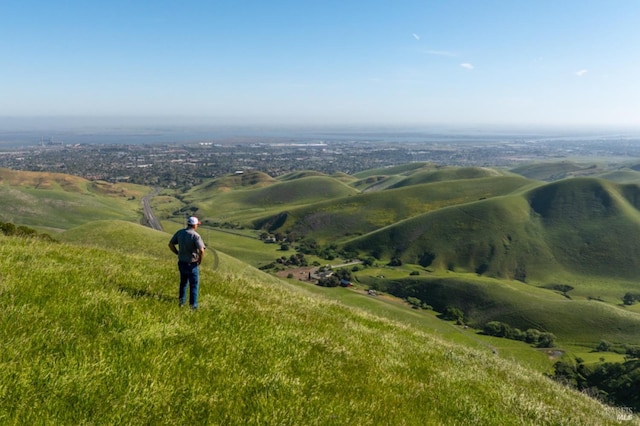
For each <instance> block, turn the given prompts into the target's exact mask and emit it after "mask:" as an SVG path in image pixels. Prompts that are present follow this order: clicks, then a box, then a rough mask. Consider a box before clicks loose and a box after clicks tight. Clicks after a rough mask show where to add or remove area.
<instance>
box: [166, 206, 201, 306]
mask: <svg viewBox="0 0 640 426" xmlns="http://www.w3.org/2000/svg"><path fill="white" fill-rule="evenodd" d="M198 225H200V221H199V220H198V218H197V217H195V216H191V217H190V218H189V219H188V220H187V227H186V228H184V229H181V230H179V231H178V232H176V233H175V234H174V235H173V237H171V240H170V241H169V249H170V250H171V251H172V252H174V253H175V254H177V255H178V270H179V271H180V289H179V291H178V300H179V303H180V306H183V305H184V304H185V303H186V301H187V282H188V283H189V305H190V306H191V309H197V308H198V288H199V286H200V274H199V270H198V267H199V266H200V263H201V262H202V258H203V257H204V248H205V247H204V242H203V241H202V237H200V234H198V233H197V232H196V230H197V229H198ZM176 244H177V245H178V248H177V249H176Z"/></svg>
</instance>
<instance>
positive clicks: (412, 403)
mask: <svg viewBox="0 0 640 426" xmlns="http://www.w3.org/2000/svg"><path fill="white" fill-rule="evenodd" d="M102 228H105V227H104V226H103V227H102ZM116 228H117V227H116ZM126 234H127V235H122V236H121V238H120V240H122V241H123V242H126V243H127V244H126V245H123V246H121V247H119V248H116V247H111V248H99V247H95V246H86V245H75V244H67V243H51V242H41V241H36V240H28V239H18V238H8V237H3V236H0V276H1V280H0V305H1V306H0V338H1V339H2V341H3V345H2V346H0V422H1V423H4V424H49V423H55V424H114V423H117V424H189V423H197V424H205V423H208V424H279V425H281V424H291V425H299V424H307V425H313V424H318V425H320V424H359V425H377V424H407V425H413V424H415V425H424V424H434V425H436V424H437V425H441V424H442V425H447V424H451V425H454V424H485V425H511V424H536V425H544V424H549V425H552V424H553V425H557V424H566V425H574V424H584V425H588V424H594V423H597V424H615V417H614V415H615V410H613V409H607V408H606V407H603V406H601V405H600V404H598V403H597V402H594V401H593V400H590V399H588V398H587V397H585V396H583V395H581V394H579V393H576V392H572V391H570V390H568V389H566V388H563V387H562V386H560V385H558V384H556V383H553V382H551V381H550V380H549V379H547V378H545V377H543V376H542V375H540V374H538V373H535V372H533V371H532V370H530V369H527V368H523V367H521V366H519V365H517V364H515V363H513V362H511V361H508V360H505V359H502V358H500V357H496V356H494V355H492V354H487V353H486V351H478V350H474V349H469V348H465V347H463V346H461V345H458V344H452V343H449V342H447V341H446V340H443V339H442V338H440V337H438V336H437V335H436V334H434V333H429V332H424V331H422V330H420V329H418V328H417V327H413V326H411V325H406V324H405V325H403V324H401V323H399V322H396V321H391V320H388V319H383V318H381V317H379V316H376V315H373V314H371V313H367V312H366V311H365V310H363V309H356V308H349V307H347V306H346V305H345V304H343V303H338V302H333V301H330V300H327V299H326V298H324V297H320V296H318V295H315V294H313V293H311V292H308V291H305V290H304V289H303V288H301V287H298V286H293V285H291V284H286V283H285V282H283V281H279V280H276V279H275V278H273V277H270V276H269V275H265V274H263V273H261V272H259V271H257V270H256V269H254V268H251V267H248V266H247V265H246V264H243V263H241V262H238V261H236V260H234V259H232V258H229V257H227V256H225V255H224V254H221V260H222V261H221V265H220V268H218V269H217V270H215V271H212V270H211V269H210V266H211V264H210V263H207V262H206V259H205V264H203V273H202V280H203V283H202V293H201V309H200V310H199V311H198V312H190V311H189V310H184V309H179V308H178V307H177V303H176V300H175V294H176V287H177V283H176V279H177V277H176V274H177V272H176V270H175V269H176V268H175V264H174V263H175V259H174V257H173V256H172V255H171V254H170V253H169V251H168V249H166V241H167V238H168V234H162V233H147V231H142V233H140V234H137V233H136V232H135V230H134V229H133V228H131V229H126ZM131 234H134V235H131ZM136 237H137V238H136ZM96 239H98V236H97V235H94V236H93V237H92V238H90V239H89V240H92V241H95V240H96ZM107 239H108V238H107ZM150 246H157V247H158V249H157V251H156V250H155V249H146V250H145V249H143V247H150ZM165 253H166V254H165ZM209 260H211V259H209Z"/></svg>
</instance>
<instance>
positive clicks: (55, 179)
mask: <svg viewBox="0 0 640 426" xmlns="http://www.w3.org/2000/svg"><path fill="white" fill-rule="evenodd" d="M150 191H151V189H150V188H147V187H144V186H140V185H131V184H110V183H107V182H102V181H89V180H86V179H82V178H79V177H76V176H71V175H67V174H62V173H44V172H25V171H14V170H8V169H0V205H2V209H0V221H4V222H14V223H17V224H21V225H28V226H34V227H41V228H47V229H51V230H63V229H69V228H72V227H74V226H77V225H80V224H82V223H86V222H89V221H92V220H99V219H124V220H130V221H138V220H139V219H140V217H141V216H142V215H141V204H140V203H141V198H142V197H143V196H144V195H146V194H147V193H148V192H150Z"/></svg>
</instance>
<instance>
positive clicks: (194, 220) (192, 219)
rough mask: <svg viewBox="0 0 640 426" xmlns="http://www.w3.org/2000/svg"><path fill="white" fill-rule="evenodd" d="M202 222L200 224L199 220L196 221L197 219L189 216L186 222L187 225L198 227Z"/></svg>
mask: <svg viewBox="0 0 640 426" xmlns="http://www.w3.org/2000/svg"><path fill="white" fill-rule="evenodd" d="M201 223H202V222H200V220H198V218H197V217H195V216H191V217H190V218H189V219H188V220H187V224H189V225H200V224H201Z"/></svg>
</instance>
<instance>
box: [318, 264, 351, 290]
mask: <svg viewBox="0 0 640 426" xmlns="http://www.w3.org/2000/svg"><path fill="white" fill-rule="evenodd" d="M321 270H322V268H321V269H320V270H319V272H320V271H321ZM351 279H352V274H351V271H349V270H348V269H345V268H339V269H336V270H335V271H333V273H332V274H331V275H329V276H326V277H324V278H321V279H319V280H318V285H319V286H321V287H338V286H339V285H342V283H346V282H351Z"/></svg>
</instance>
